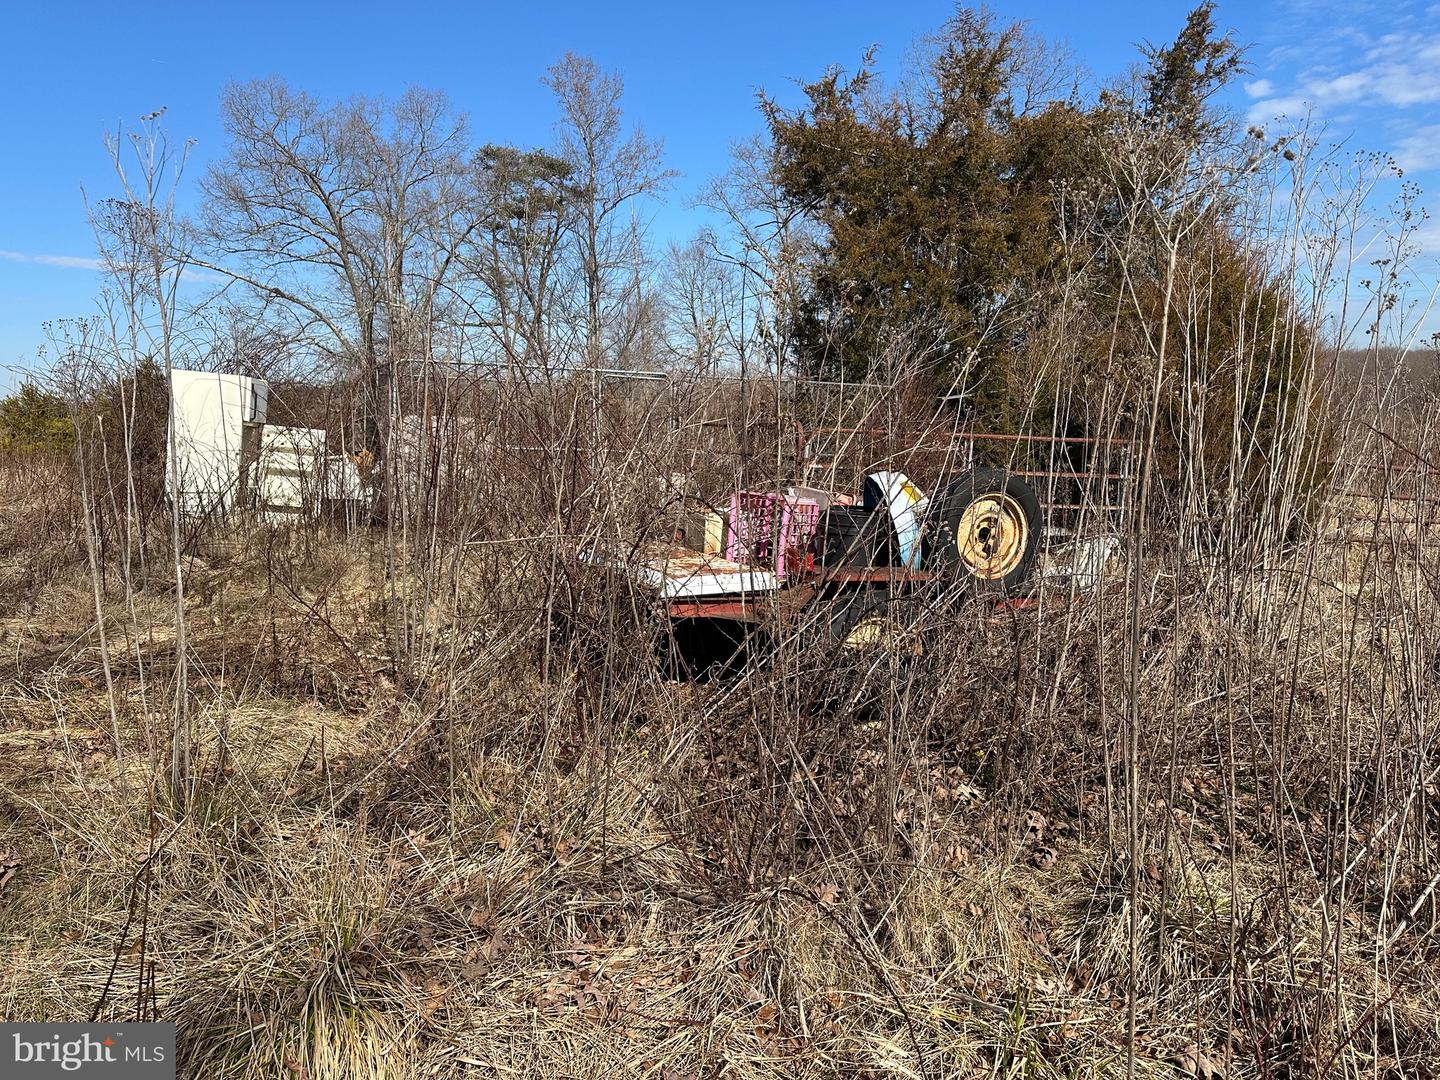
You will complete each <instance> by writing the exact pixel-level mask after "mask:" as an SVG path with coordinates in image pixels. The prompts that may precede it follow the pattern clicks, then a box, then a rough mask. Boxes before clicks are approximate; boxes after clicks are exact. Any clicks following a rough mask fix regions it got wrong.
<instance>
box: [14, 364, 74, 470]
mask: <svg viewBox="0 0 1440 1080" xmlns="http://www.w3.org/2000/svg"><path fill="white" fill-rule="evenodd" d="M74 441H75V426H74V424H72V423H71V422H70V411H69V409H67V408H66V407H65V402H64V401H63V400H62V399H61V398H60V397H59V396H57V395H55V394H50V393H46V392H45V391H44V390H41V389H40V388H39V387H38V386H36V385H35V384H34V383H30V382H24V383H21V384H20V389H18V390H17V391H15V393H13V394H11V395H10V396H9V397H7V398H5V399H3V400H0V450H5V451H8V452H10V453H20V454H28V453H47V452H50V453H55V452H60V451H65V450H69V449H70V446H71V444H72V443H73V442H74Z"/></svg>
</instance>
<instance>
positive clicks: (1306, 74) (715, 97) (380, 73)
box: [0, 0, 1440, 385]
mask: <svg viewBox="0 0 1440 1080" xmlns="http://www.w3.org/2000/svg"><path fill="white" fill-rule="evenodd" d="M990 6H991V7H992V9H993V10H994V11H996V13H997V14H999V15H1000V16H1002V17H1006V18H1022V19H1025V20H1028V21H1029V22H1030V23H1031V24H1032V26H1033V28H1034V29H1035V30H1036V31H1037V32H1039V33H1040V34H1042V35H1043V36H1045V37H1047V38H1050V39H1052V40H1057V41H1060V42H1062V43H1064V44H1066V45H1068V46H1069V48H1070V49H1071V51H1072V52H1073V53H1074V54H1075V56H1076V58H1077V59H1078V60H1079V61H1080V63H1082V64H1083V65H1084V66H1085V67H1086V68H1088V69H1089V70H1090V71H1091V72H1092V73H1094V74H1095V75H1096V76H1100V77H1106V76H1109V75H1112V74H1116V73H1119V72H1120V71H1122V70H1123V69H1124V68H1125V67H1126V66H1127V65H1128V64H1130V63H1133V62H1134V60H1135V58H1136V56H1137V50H1136V46H1137V44H1138V43H1140V42H1144V41H1153V42H1162V41H1165V40H1168V39H1169V38H1171V37H1172V36H1173V35H1174V33H1175V31H1176V30H1178V29H1179V27H1180V26H1181V25H1182V23H1183V21H1184V17H1185V12H1186V10H1187V9H1188V7H1189V6H1190V4H1189V3H1183V2H1182V3H1171V2H1166V0H1162V2H1135V0H1090V2H1089V3H1084V4H1080V3H1042V2H1036V0H1031V2H1029V3H1020V2H1015V0H999V2H995V3H992V4H991V5H990ZM951 10H952V5H951V4H950V3H947V2H938V0H924V2H909V3H900V2H893V0H892V2H889V3H852V2H835V3H823V4H822V3H809V2H805V3H785V2H783V0H771V2H769V3H752V2H748V0H744V2H741V0H736V2H731V3H728V4H724V5H720V4H684V3H679V2H676V3H671V4H659V3H653V4H652V3H618V2H613V3H591V4H570V3H565V4H532V5H523V4H503V5H501V4H493V3H481V2H475V3H469V4H460V3H444V2H438V0H437V2H428V3H415V4H408V5H406V4H401V5H396V4H394V3H386V4H370V3H364V2H356V3H346V4H335V3H313V2H312V3H306V2H301V0H292V2H291V3H288V4H277V3H268V2H257V3H246V4H206V3H195V2H193V0H192V2H190V3H185V4H143V3H131V4H116V3H113V2H112V3H105V4H99V3H64V2H63V0H61V2H56V3H52V4H50V5H45V4H40V3H35V2H33V0H9V2H8V3H6V4H4V5H3V7H0V11H3V14H4V22H5V26H6V30H7V35H6V36H7V39H8V45H9V48H8V49H7V50H6V54H7V55H6V62H5V64H4V65H3V68H0V101H4V102H6V103H7V108H6V116H5V119H6V137H7V144H8V146H9V152H8V153H7V155H6V161H7V165H6V167H5V168H3V169H0V384H5V385H13V383H14V382H15V380H16V378H17V375H16V372H17V371H19V370H21V369H23V367H24V366H26V365H27V364H28V363H30V362H32V361H33V357H34V354H35V350H36V348H37V347H38V346H39V345H40V344H41V343H42V342H43V341H44V339H45V336H44V332H43V329H42V323H43V322H44V321H45V320H47V319H52V318H60V317H67V316H76V315H82V314H85V313H86V312H87V311H88V310H89V309H90V306H91V298H92V297H93V296H94V294H95V292H96V289H97V288H98V284H99V281H98V275H97V274H96V272H95V271H94V269H93V266H92V260H93V257H94V244H93V241H92V239H91V236H90V232H89V227H88V225H87V223H86V221H85V213H84V204H83V201H82V196H81V191H82V188H83V189H84V190H85V191H87V192H89V193H90V194H91V195H92V197H104V196H107V195H110V194H112V193H113V191H114V189H113V178H112V174H111V173H110V172H109V166H108V163H107V161H106V156H105V152H104V147H103V142H102V139H103V136H104V134H105V132H106V131H107V130H109V131H113V130H114V129H115V128H116V126H117V125H119V124H129V123H133V122H134V121H135V119H136V118H137V117H139V116H141V115H142V114H145V113H148V112H151V111H153V110H155V109H157V108H161V107H164V108H165V109H166V110H167V112H166V121H165V122H166V128H167V130H168V132H169V133H170V135H171V137H172V138H174V139H175V140H177V141H180V140H183V139H186V138H190V139H194V140H195V147H194V151H193V156H192V160H191V166H190V169H191V175H192V179H193V176H194V175H195V174H198V173H199V172H200V171H201V170H202V169H203V167H204V165H205V163H206V162H207V161H209V160H211V159H213V158H214V157H217V156H219V155H220V154H221V153H222V152H223V142H222V137H221V133H220V131H219V122H218V108H217V101H218V96H219V93H220V90H221V88H222V87H223V86H224V84H225V83H226V82H228V81H231V80H246V79H251V78H258V77H263V76H267V75H280V76H283V77H284V78H285V79H287V80H288V81H290V82H291V83H292V84H294V85H296V86H298V87H301V88H303V89H305V90H308V91H310V92H311V93H313V94H315V95H317V96H319V97H322V98H336V97H343V96H348V95H351V94H357V93H364V94H371V95H385V94H393V93H395V92H397V91H399V90H401V89H403V88H404V87H405V86H406V85H409V84H419V85H424V86H431V87H436V88H439V89H442V90H445V91H446V92H447V93H449V94H450V95H451V97H452V98H453V99H454V100H455V101H456V103H457V104H458V105H459V106H460V107H461V108H462V109H463V110H464V111H466V112H467V113H468V114H469V116H470V118H471V123H472V125H473V127H474V130H475V132H476V135H477V137H478V138H480V139H483V140H485V141H493V142H511V143H516V144H520V145H540V144H543V143H545V142H546V141H548V139H549V136H550V131H551V125H552V123H553V120H554V112H553V108H552V105H551V102H550V100H549V96H548V92H547V91H546V90H545V88H544V87H543V86H542V85H541V83H540V76H541V75H542V73H543V72H544V70H545V69H546V67H548V66H549V65H550V64H552V63H553V62H554V61H555V60H556V59H557V58H559V56H560V55H561V54H562V53H564V52H565V51H566V50H567V49H568V50H575V51H577V52H583V53H588V54H589V55H591V56H593V57H594V58H595V59H596V60H597V61H598V62H599V63H600V64H601V65H603V66H605V67H608V68H611V69H615V70H618V71H619V72H620V73H621V74H622V75H623V77H624V79H625V83H626V108H627V112H628V113H629V115H630V116H631V117H632V118H634V119H635V120H637V121H639V122H641V123H642V124H643V125H644V127H645V128H646V130H647V131H648V132H649V133H650V134H652V135H654V136H659V137H660V138H662V139H663V140H664V141H665V145H666V150H667V160H668V163H669V165H670V166H671V167H673V168H675V169H678V170H679V171H680V172H681V174H682V176H681V178H680V180H679V181H677V183H676V185H675V187H674V189H673V190H672V192H671V195H670V198H669V199H668V200H667V202H666V204H665V205H664V206H663V207H660V208H658V209H657V211H656V214H655V218H654V222H653V225H652V237H653V238H654V239H655V240H656V241H657V242H663V241H665V240H668V239H671V238H675V239H684V238H685V237H686V236H687V235H688V234H689V233H690V232H691V231H693V229H694V227H695V225H696V221H697V218H696V212H695V211H692V210H690V209H688V208H687V206H686V204H687V202H688V200H689V199H690V198H691V197H692V196H693V194H694V193H695V191H696V190H697V189H698V187H699V186H700V185H702V184H703V183H704V182H705V181H706V180H707V179H708V178H709V177H711V176H714V175H715V174H717V173H719V172H721V171H723V170H724V168H725V166H726V161H727V153H728V149H729V147H730V145H731V144H732V143H733V142H734V141H736V140H738V139H741V138H744V137H745V136H747V135H748V134H750V133H751V132H753V131H754V130H756V128H757V126H758V117H757V114H756V111H755V107H754V99H755V93H756V91H757V90H759V89H760V88H762V87H763V88H765V89H767V90H769V91H771V92H776V93H779V94H781V95H782V96H783V95H786V94H789V95H791V96H793V93H794V91H793V89H792V87H793V80H795V79H799V78H807V77H812V76H814V75H816V74H818V73H819V72H821V71H822V70H823V69H824V68H825V66H826V65H827V64H831V63H837V62H838V63H841V64H846V65H853V64H854V62H855V61H856V60H857V59H858V57H859V56H860V55H861V53H862V52H863V51H864V49H865V48H866V47H867V46H869V45H871V44H876V45H878V46H879V47H880V54H879V55H880V60H881V66H882V68H884V69H886V70H889V71H894V70H895V69H896V68H897V67H898V66H899V65H900V64H901V63H902V62H903V59H904V56H905V52H906V49H907V47H908V45H909V44H910V43H911V42H912V41H913V40H914V39H915V38H916V37H917V36H918V35H920V34H922V33H924V32H926V31H928V30H932V29H934V28H935V27H937V26H939V25H940V24H941V23H942V22H943V21H944V20H945V18H946V17H947V16H948V14H949V13H950V12H951ZM1218 18H1219V21H1220V23H1221V25H1222V26H1224V27H1227V28H1230V29H1233V30H1234V31H1235V33H1236V35H1237V36H1238V37H1239V38H1240V39H1241V40H1242V41H1245V42H1248V43H1250V44H1251V46H1252V48H1251V52H1250V54H1249V55H1250V61H1251V65H1252V71H1251V73H1250V74H1249V75H1248V76H1247V77H1246V78H1245V79H1244V80H1242V82H1241V84H1240V85H1239V86H1237V87H1236V88H1235V89H1234V91H1233V94H1232V104H1233V105H1234V106H1235V107H1236V108H1237V109H1239V110H1241V111H1244V112H1249V113H1250V114H1251V115H1252V117H1253V118H1255V119H1259V120H1268V119H1269V118H1270V117H1271V116H1272V115H1273V114H1275V113H1276V112H1286V113H1289V114H1291V115H1297V114H1300V113H1303V112H1304V111H1306V110H1307V109H1314V110H1315V111H1316V113H1317V115H1318V116H1320V117H1321V118H1322V119H1323V120H1324V121H1325V122H1326V123H1327V124H1328V125H1329V132H1330V134H1331V135H1333V136H1334V137H1336V138H1341V137H1349V138H1351V139H1352V140H1353V142H1354V144H1355V145H1356V146H1363V147H1365V148H1368V149H1375V150H1382V151H1388V152H1392V153H1394V154H1396V156H1397V157H1398V158H1399V160H1400V161H1401V163H1402V164H1404V165H1405V166H1406V167H1407V170H1408V172H1409V174H1410V175H1412V176H1415V177H1417V178H1418V179H1419V180H1420V182H1421V183H1422V184H1426V186H1427V187H1431V188H1434V189H1436V190H1440V184H1435V183H1428V184H1427V183H1426V182H1427V180H1432V179H1433V180H1440V107H1437V106H1440V4H1427V3H1423V2H1420V3H1417V2H1410V0H1400V2H1394V3H1385V4H1380V3H1370V2H1359V0H1274V2H1271V3H1268V4H1253V3H1250V4H1243V5H1242V4H1239V3H1229V4H1225V3H1222V5H1221V7H1220V10H1219V14H1218ZM1429 238H1430V240H1432V241H1433V245H1434V247H1435V248H1436V250H1437V251H1440V231H1436V230H1431V232H1430V234H1429Z"/></svg>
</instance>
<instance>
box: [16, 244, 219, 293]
mask: <svg viewBox="0 0 1440 1080" xmlns="http://www.w3.org/2000/svg"><path fill="white" fill-rule="evenodd" d="M0 259H4V260H6V261H8V262H18V263H33V264H35V265H37V266H63V267H64V268H65V269H67V270H104V269H106V266H105V262H104V260H102V259H97V258H94V257H93V256H89V255H32V254H30V253H28V252H24V251H5V250H3V249H0ZM180 280H181V281H185V282H191V283H195V284H201V285H218V284H221V283H223V282H226V281H229V280H230V279H229V278H227V277H225V276H224V275H222V274H212V273H210V272H209V271H208V270H198V269H196V268H195V267H191V266H187V267H186V268H185V269H183V270H181V271H180Z"/></svg>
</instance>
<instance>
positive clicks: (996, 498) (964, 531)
mask: <svg viewBox="0 0 1440 1080" xmlns="http://www.w3.org/2000/svg"><path fill="white" fill-rule="evenodd" d="M1029 540H1030V523H1029V522H1028V521H1027V520H1026V518H1025V511H1024V509H1023V508H1022V507H1021V505H1020V504H1019V503H1018V502H1016V501H1015V500H1014V499H1012V498H1011V497H1010V496H1009V495H1006V494H1005V493H1004V492H1000V491H995V492H989V493H987V494H985V495H981V496H980V497H979V498H977V499H976V500H975V501H974V502H972V503H971V504H970V505H969V506H967V507H966V508H965V512H964V513H963V514H961V515H960V521H959V522H958V523H957V524H956V527H955V548H956V550H957V551H958V552H959V553H960V561H961V562H962V563H964V564H965V568H966V569H967V570H968V571H969V572H970V573H971V574H972V575H974V576H975V577H977V578H983V579H984V580H986V581H995V580H997V579H999V578H1003V577H1006V576H1007V575H1009V574H1011V573H1013V572H1014V571H1015V570H1016V569H1017V568H1018V567H1019V565H1020V562H1021V560H1023V559H1024V558H1025V547H1026V545H1027V544H1028V542H1029Z"/></svg>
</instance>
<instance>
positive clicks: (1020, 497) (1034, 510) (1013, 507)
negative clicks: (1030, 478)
mask: <svg viewBox="0 0 1440 1080" xmlns="http://www.w3.org/2000/svg"><path fill="white" fill-rule="evenodd" d="M929 520H930V522H931V528H930V530H928V531H929V535H928V537H927V549H926V558H927V562H928V564H929V565H930V566H931V567H933V568H936V569H938V570H941V571H942V572H945V573H948V574H951V575H953V576H954V577H956V578H957V579H960V580H962V581H965V582H967V583H968V584H970V585H971V586H972V587H973V588H975V589H977V590H982V591H992V592H1010V591H1013V590H1014V589H1015V588H1016V587H1018V586H1019V585H1020V584H1021V583H1022V582H1024V581H1025V579H1026V578H1027V577H1029V576H1030V572H1031V570H1033V569H1034V566H1035V559H1036V556H1037V554H1038V552H1039V550H1040V532H1041V529H1042V527H1043V522H1044V517H1043V515H1042V514H1041V512H1040V500H1039V498H1037V497H1036V495H1035V491H1034V490H1033V489H1032V488H1031V487H1030V485H1029V484H1027V483H1025V481H1024V480H1022V479H1020V477H1018V476H1016V475H1014V474H1013V473H1009V472H1006V471H1005V470H1004V469H991V468H979V469H975V470H974V471H972V472H970V473H967V474H966V475H964V476H962V477H960V479H958V480H956V481H955V482H954V483H952V484H951V485H950V486H948V487H947V488H946V489H945V491H944V492H943V494H942V495H941V497H940V500H939V502H938V504H937V505H936V507H935V509H934V510H933V511H932V513H931V515H929Z"/></svg>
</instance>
